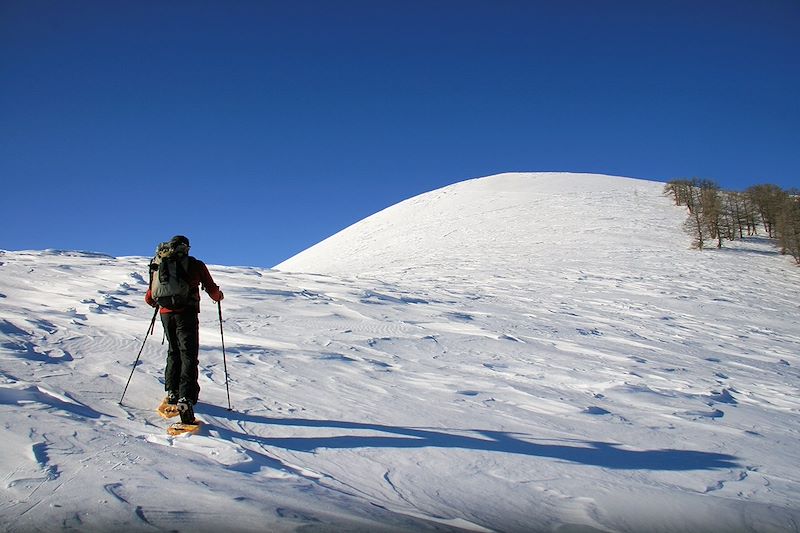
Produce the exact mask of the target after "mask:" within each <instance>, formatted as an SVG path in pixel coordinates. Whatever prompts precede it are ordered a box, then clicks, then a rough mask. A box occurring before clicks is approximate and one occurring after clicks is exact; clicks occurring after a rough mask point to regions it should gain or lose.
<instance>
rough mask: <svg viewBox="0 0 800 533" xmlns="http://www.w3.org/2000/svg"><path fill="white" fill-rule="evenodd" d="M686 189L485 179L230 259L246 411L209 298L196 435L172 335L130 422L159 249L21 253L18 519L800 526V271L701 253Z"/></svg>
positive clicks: (11, 294)
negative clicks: (174, 426)
mask: <svg viewBox="0 0 800 533" xmlns="http://www.w3.org/2000/svg"><path fill="white" fill-rule="evenodd" d="M662 186H663V185H662V184H659V183H654V182H647V181H642V180H631V179H625V178H613V177H607V176H590V175H566V174H528V175H523V174H515V175H501V176H496V177H489V178H484V179H479V180H472V181H469V182H465V183H460V184H456V185H454V186H452V187H447V188H444V189H441V190H439V191H434V192H432V193H428V194H425V195H421V196H419V197H416V198H413V199H411V200H408V201H406V202H403V203H401V204H398V205H397V206H395V207H393V208H390V209H388V210H386V211H384V212H382V213H379V214H376V215H375V216H373V217H370V218H369V219H366V220H365V221H362V222H361V223H359V224H356V225H355V226H353V227H352V228H349V229H348V230H345V231H344V232H342V233H340V234H339V235H337V236H334V237H332V238H331V239H329V240H328V241H326V242H324V243H321V244H320V245H318V246H317V247H314V248H312V249H310V250H308V251H307V252H304V253H303V254H300V255H299V256H297V257H295V258H292V259H291V260H289V261H287V262H285V263H283V264H282V265H280V268H281V270H266V269H256V268H238V267H237V268H234V267H224V266H214V265H211V266H210V270H211V272H212V274H213V276H214V277H215V280H216V281H217V282H218V283H219V284H220V285H221V287H222V288H223V290H224V291H225V294H226V299H225V301H224V302H223V312H224V327H225V343H226V347H227V365H228V370H229V374H230V388H231V398H232V405H233V410H232V411H228V410H227V409H226V407H227V399H226V393H225V376H224V372H223V359H222V351H221V347H220V340H219V323H218V321H217V313H216V309H214V307H213V305H212V303H211V302H210V300H208V299H207V298H206V299H205V300H204V302H203V310H202V313H201V343H202V349H201V354H200V357H201V382H200V383H201V386H202V388H203V390H202V392H201V402H200V404H199V405H198V408H197V411H198V416H200V417H201V418H202V419H203V420H204V421H206V423H207V425H206V427H205V429H204V431H203V432H202V433H201V434H199V435H194V436H189V437H178V438H172V437H168V436H166V435H165V432H164V428H165V425H166V424H165V422H164V421H163V420H162V419H161V418H159V417H158V415H156V413H155V412H154V408H155V406H156V405H157V403H158V401H159V400H160V398H161V395H162V394H163V392H162V385H161V381H160V380H161V372H162V370H163V357H164V347H163V346H161V344H160V341H161V336H160V333H161V332H160V327H158V326H157V327H156V334H155V335H154V336H152V337H150V338H148V340H147V342H146V344H145V345H144V351H143V353H142V357H141V362H140V364H139V365H138V366H137V368H136V370H135V372H134V375H133V379H132V382H131V385H130V388H129V389H128V392H127V396H126V398H125V401H124V402H123V404H122V405H119V404H118V401H119V399H120V395H121V394H122V390H123V387H124V386H125V382H126V380H127V379H128V376H129V374H130V371H131V365H132V363H133V361H134V359H135V357H136V353H137V352H138V351H139V348H140V347H141V345H142V340H143V338H144V333H145V330H146V329H147V326H148V323H149V321H150V318H151V317H152V312H151V310H150V308H148V307H147V306H146V305H144V303H143V302H142V297H143V294H144V291H145V289H146V282H145V280H144V278H143V275H145V273H146V265H147V259H146V258H142V257H122V258H112V257H107V256H102V255H98V254H85V253H78V252H59V251H34V252H2V255H0V263H1V264H0V421H1V422H2V425H0V428H2V429H1V431H2V437H1V438H0V451H2V452H3V453H2V455H0V464H1V465H2V468H1V469H0V472H2V473H3V479H2V483H0V528H1V529H2V530H4V531H44V530H46V531H52V530H65V531H66V530H81V531H107V530H109V529H112V528H115V529H117V528H124V529H125V530H131V531H158V530H168V531H172V530H179V531H189V530H193V531H220V530H225V531H296V530H300V529H303V530H311V531H463V530H466V531H510V532H516V531H560V532H567V531H571V532H577V531H582V532H588V531H621V532H623V531H624V532H638V531H644V530H647V531H776V532H777V531H798V530H799V529H800V526H798V524H800V509H799V508H798V507H799V505H798V502H800V469H799V468H798V464H800V461H798V459H800V457H799V456H800V447H798V446H797V442H798V433H800V410H799V409H800V399H799V398H800V394H798V393H800V390H798V388H799V387H798V384H800V379H799V378H800V372H798V367H799V366H800V357H798V349H797V348H798V346H799V345H800V323H799V319H798V316H799V313H798V302H799V301H800V299H799V298H798V296H799V295H798V286H800V270H798V269H797V268H796V267H795V266H794V265H793V264H792V262H791V261H790V260H789V259H787V258H785V257H781V256H780V255H778V254H777V252H776V251H775V250H774V248H773V246H772V244H771V243H769V242H768V241H766V240H763V239H759V238H755V239H751V240H749V241H746V242H744V243H735V244H733V245H731V246H730V247H729V248H727V249H723V250H720V251H716V250H712V251H707V252H702V253H700V252H696V251H693V250H689V249H688V245H689V240H690V239H689V238H688V237H686V236H685V235H683V234H682V233H681V230H680V225H681V222H682V220H683V217H684V213H683V211H682V209H680V208H677V207H674V206H672V205H671V204H670V202H669V200H668V199H666V198H664V197H662V196H661V187H662ZM197 252H198V254H200V255H201V253H200V252H201V251H199V250H198V251H197ZM292 271H295V272H298V271H305V272H306V273H303V274H300V273H292ZM314 272H316V273H314Z"/></svg>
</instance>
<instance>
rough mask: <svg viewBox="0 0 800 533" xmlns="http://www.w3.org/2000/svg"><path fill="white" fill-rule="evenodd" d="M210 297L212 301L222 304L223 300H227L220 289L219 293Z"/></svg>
mask: <svg viewBox="0 0 800 533" xmlns="http://www.w3.org/2000/svg"><path fill="white" fill-rule="evenodd" d="M210 296H211V299H212V300H214V301H215V302H221V301H222V299H223V298H225V295H224V294H222V291H221V290H219V289H217V291H216V292H215V293H214V294H211V295H210Z"/></svg>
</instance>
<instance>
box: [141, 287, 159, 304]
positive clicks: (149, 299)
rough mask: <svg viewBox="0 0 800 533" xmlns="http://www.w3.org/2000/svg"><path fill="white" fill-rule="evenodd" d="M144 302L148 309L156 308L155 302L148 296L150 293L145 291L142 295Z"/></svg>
mask: <svg viewBox="0 0 800 533" xmlns="http://www.w3.org/2000/svg"><path fill="white" fill-rule="evenodd" d="M144 301H145V302H146V303H147V305H149V306H150V307H153V308H156V307H158V304H157V303H156V301H155V300H153V297H152V296H150V291H147V294H145V295H144Z"/></svg>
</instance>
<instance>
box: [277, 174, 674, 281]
mask: <svg viewBox="0 0 800 533" xmlns="http://www.w3.org/2000/svg"><path fill="white" fill-rule="evenodd" d="M663 187H664V184H663V183H660V182H654V181H645V180H639V179H632V178H622V177H614V176H605V175H599V174H572V173H553V172H542V173H509V174H500V175H496V176H489V177H485V178H477V179H473V180H468V181H464V182H461V183H457V184H455V185H450V186H448V187H444V188H441V189H438V190H435V191H431V192H428V193H425V194H421V195H419V196H416V197H414V198H411V199H408V200H405V201H403V202H400V203H398V204H396V205H394V206H392V207H389V208H387V209H385V210H383V211H381V212H379V213H376V214H374V215H372V216H370V217H368V218H366V219H364V220H362V221H360V222H358V223H356V224H354V225H352V226H350V227H349V228H346V229H344V230H343V231H341V232H339V233H337V234H336V235H333V236H332V237H330V238H328V239H326V240H324V241H322V242H321V243H319V244H317V245H315V246H313V247H311V248H309V249H308V250H305V251H303V252H301V253H300V254H298V255H296V256H294V257H292V258H290V259H288V260H287V261H284V262H283V263H281V264H279V265H277V266H276V267H275V268H276V269H278V270H282V271H294V272H309V273H310V272H313V273H322V274H336V275H365V274H372V275H375V274H379V273H380V274H381V275H388V274H403V275H405V276H408V275H413V274H419V275H427V276H429V277H430V276H437V275H440V274H441V273H442V272H451V273H453V272H457V273H461V274H464V273H469V272H496V271H497V270H498V269H502V270H508V269H511V270H514V271H519V272H520V273H529V274H530V273H534V272H536V271H537V270H538V269H540V268H541V267H542V265H544V264H548V263H550V262H551V259H553V258H554V257H557V258H558V259H559V260H563V259H581V260H585V259H586V254H587V253H590V254H591V255H595V256H597V255H598V254H599V255H600V256H606V255H607V254H617V253H619V252H623V251H625V250H630V249H631V247H632V246H635V247H636V248H637V249H638V250H651V251H658V250H667V249H671V248H674V247H676V246H677V247H685V238H684V237H683V236H682V235H681V233H680V232H679V231H676V229H677V228H679V227H680V224H681V221H682V220H683V217H684V215H683V213H682V211H681V210H679V209H675V207H674V206H671V205H670V204H669V202H667V201H665V199H664V197H663V194H662V190H663ZM632 228H633V229H634V231H633V232H632V231H631V229H632ZM590 243H591V245H589V244H590Z"/></svg>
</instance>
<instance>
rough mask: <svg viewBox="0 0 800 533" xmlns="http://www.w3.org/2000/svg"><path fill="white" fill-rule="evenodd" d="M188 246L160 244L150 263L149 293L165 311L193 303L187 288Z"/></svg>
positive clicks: (189, 290) (189, 289)
mask: <svg viewBox="0 0 800 533" xmlns="http://www.w3.org/2000/svg"><path fill="white" fill-rule="evenodd" d="M189 259H190V258H189V246H187V245H186V244H183V243H173V242H162V243H161V244H159V245H158V248H156V256H155V257H154V258H153V260H152V261H151V262H150V291H151V295H152V297H153V300H155V302H156V303H157V304H158V305H159V306H161V307H163V308H165V309H182V308H184V307H186V306H187V305H189V304H193V303H195V300H194V298H193V297H192V294H191V292H192V291H191V288H190V287H189Z"/></svg>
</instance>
